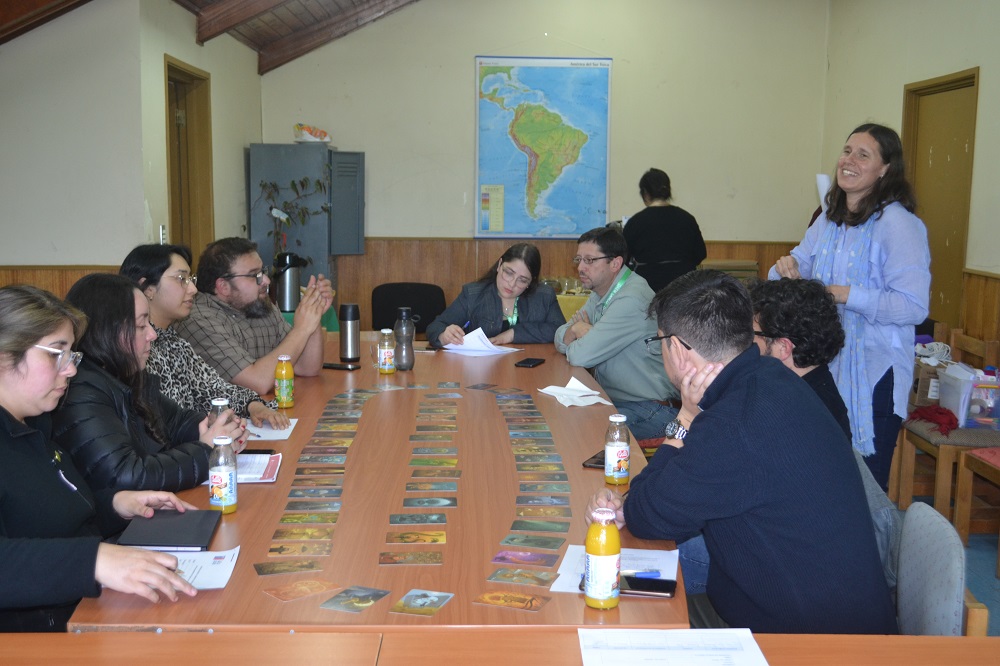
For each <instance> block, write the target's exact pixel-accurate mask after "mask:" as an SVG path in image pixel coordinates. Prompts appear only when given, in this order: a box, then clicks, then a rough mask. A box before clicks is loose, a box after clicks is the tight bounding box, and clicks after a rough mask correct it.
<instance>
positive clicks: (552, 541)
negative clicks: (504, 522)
mask: <svg viewBox="0 0 1000 666" xmlns="http://www.w3.org/2000/svg"><path fill="white" fill-rule="evenodd" d="M564 543H566V539H563V538H561V537H543V536H535V535H533V534H508V535H507V536H505V537H504V538H503V539H501V540H500V545H501V546H514V547H515V548H541V549H542V550H559V548H560V547H561V546H562V545H563V544H564Z"/></svg>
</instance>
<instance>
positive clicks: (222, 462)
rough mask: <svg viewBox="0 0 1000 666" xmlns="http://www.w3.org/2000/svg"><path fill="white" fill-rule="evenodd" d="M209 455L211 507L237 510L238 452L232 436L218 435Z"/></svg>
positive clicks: (230, 510) (222, 510)
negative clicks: (234, 446) (234, 448)
mask: <svg viewBox="0 0 1000 666" xmlns="http://www.w3.org/2000/svg"><path fill="white" fill-rule="evenodd" d="M212 443H213V444H214V447H213V448H212V453H211V455H210V456H209V457H208V503H209V508H211V509H214V510H216V511H221V512H222V513H224V514H225V513H233V512H234V511H236V452H235V451H233V440H232V438H231V437H225V436H222V437H216V438H215V439H213V440H212Z"/></svg>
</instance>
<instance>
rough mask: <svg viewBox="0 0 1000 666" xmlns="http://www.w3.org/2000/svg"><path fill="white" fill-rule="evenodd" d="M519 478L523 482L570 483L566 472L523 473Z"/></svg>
mask: <svg viewBox="0 0 1000 666" xmlns="http://www.w3.org/2000/svg"><path fill="white" fill-rule="evenodd" d="M517 478H518V479H520V480H521V481H569V476H568V475H567V474H566V472H521V473H520V474H518V475H517Z"/></svg>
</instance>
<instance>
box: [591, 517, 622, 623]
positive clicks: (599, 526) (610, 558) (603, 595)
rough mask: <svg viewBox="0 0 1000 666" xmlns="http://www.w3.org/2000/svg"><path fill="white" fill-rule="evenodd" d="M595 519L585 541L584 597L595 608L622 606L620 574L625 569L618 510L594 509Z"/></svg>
mask: <svg viewBox="0 0 1000 666" xmlns="http://www.w3.org/2000/svg"><path fill="white" fill-rule="evenodd" d="M591 518H592V519H593V522H591V523H590V527H589V528H587V539H586V541H585V542H584V549H585V551H586V556H585V557H586V560H585V561H586V568H585V570H584V575H583V598H584V601H586V602H587V605H588V606H590V607H591V608H597V609H601V610H608V609H611V608H616V607H617V606H618V574H619V572H620V571H621V559H622V555H621V553H622V542H621V535H619V534H618V526H617V525H615V511H614V509H607V508H602V509H594V513H592V514H591Z"/></svg>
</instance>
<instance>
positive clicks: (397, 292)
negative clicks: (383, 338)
mask: <svg viewBox="0 0 1000 666" xmlns="http://www.w3.org/2000/svg"><path fill="white" fill-rule="evenodd" d="M403 306H409V307H411V308H413V323H414V327H415V329H416V332H417V334H418V335H422V334H424V333H426V332H427V325H428V324H430V323H431V322H432V321H434V318H435V317H437V316H438V315H439V314H441V313H442V312H444V309H445V307H447V304H446V303H445V300H444V290H443V289H441V287H439V286H437V285H436V284H425V283H423V282H387V283H386V284H380V285H378V286H377V287H375V288H374V289H372V329H373V330H376V331H377V330H379V329H383V328H392V327H393V325H394V324H395V323H396V309H397V308H399V307H403Z"/></svg>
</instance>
